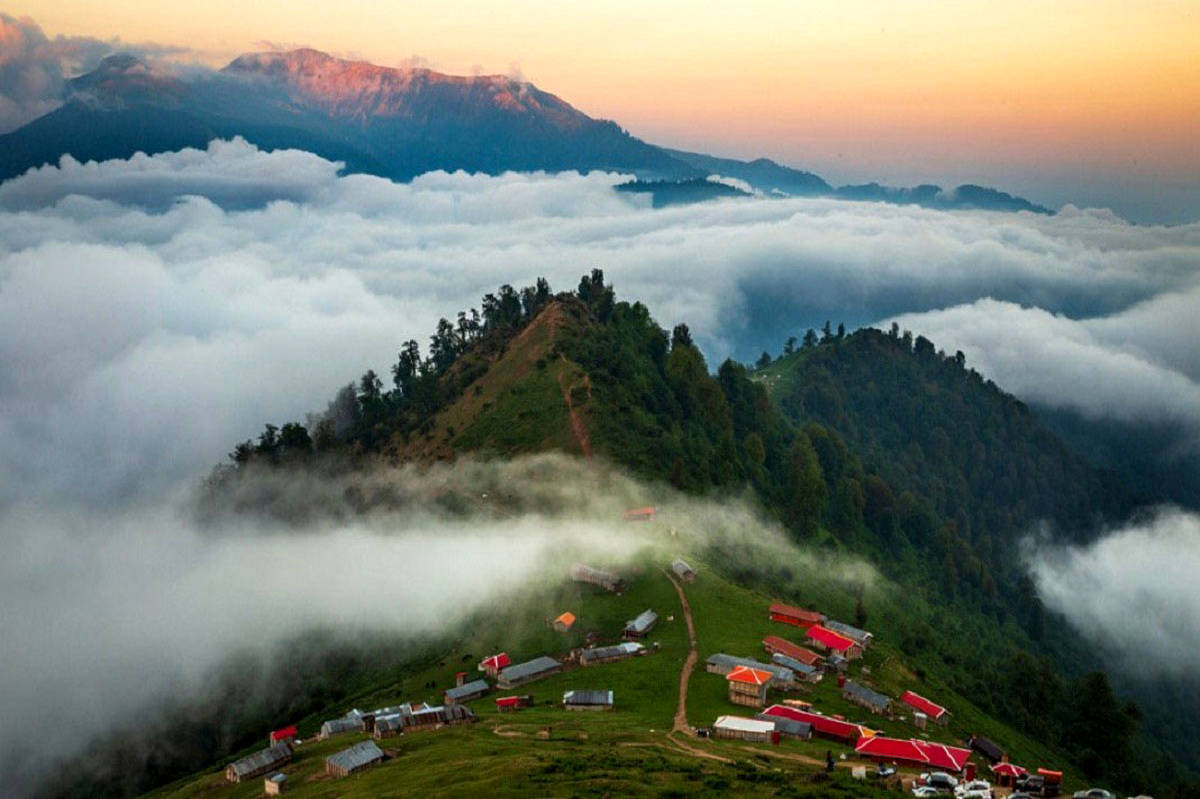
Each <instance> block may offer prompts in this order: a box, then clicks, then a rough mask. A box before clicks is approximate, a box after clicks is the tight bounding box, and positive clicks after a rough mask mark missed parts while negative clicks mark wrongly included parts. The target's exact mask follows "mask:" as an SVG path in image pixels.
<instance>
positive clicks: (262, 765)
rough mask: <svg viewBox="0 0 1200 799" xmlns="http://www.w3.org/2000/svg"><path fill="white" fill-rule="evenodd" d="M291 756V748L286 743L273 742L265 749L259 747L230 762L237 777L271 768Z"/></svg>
mask: <svg viewBox="0 0 1200 799" xmlns="http://www.w3.org/2000/svg"><path fill="white" fill-rule="evenodd" d="M291 757H292V750H291V747H289V746H288V745H287V744H275V745H274V746H269V747H267V748H266V749H259V750H258V751H257V752H255V753H254V754H252V755H246V756H245V757H243V758H242V759H241V760H235V761H234V762H233V763H231V764H230V768H232V769H233V773H234V774H237V775H238V776H239V777H242V776H245V775H247V774H253V773H254V772H256V771H262V770H263V769H266V768H272V767H274V766H277V765H279V764H280V763H286V762H287V761H288V760H290V759H291Z"/></svg>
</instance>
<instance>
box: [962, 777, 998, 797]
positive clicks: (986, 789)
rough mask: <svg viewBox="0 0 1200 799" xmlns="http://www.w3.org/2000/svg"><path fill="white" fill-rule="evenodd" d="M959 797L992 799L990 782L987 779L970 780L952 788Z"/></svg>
mask: <svg viewBox="0 0 1200 799" xmlns="http://www.w3.org/2000/svg"><path fill="white" fill-rule="evenodd" d="M954 795H955V796H957V797H959V799H992V784H991V783H990V782H988V781H987V780H971V781H970V782H968V783H965V784H963V785H959V786H958V787H957V788H955V789H954Z"/></svg>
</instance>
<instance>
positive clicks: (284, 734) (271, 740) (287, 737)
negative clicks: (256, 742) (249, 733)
mask: <svg viewBox="0 0 1200 799" xmlns="http://www.w3.org/2000/svg"><path fill="white" fill-rule="evenodd" d="M298 736H299V732H298V731H297V730H296V725H295V724H289V725H288V726H286V727H283V728H281V729H278V730H273V731H272V732H271V734H270V736H268V738H267V746H274V745H275V744H284V743H286V744H291V743H295V741H296V738H297V737H298Z"/></svg>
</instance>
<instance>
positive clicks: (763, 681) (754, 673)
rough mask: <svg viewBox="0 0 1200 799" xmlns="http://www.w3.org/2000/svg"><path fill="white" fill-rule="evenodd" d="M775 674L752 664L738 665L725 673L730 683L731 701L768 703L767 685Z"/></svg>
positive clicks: (756, 703) (746, 703) (753, 705)
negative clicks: (756, 667) (753, 666)
mask: <svg viewBox="0 0 1200 799" xmlns="http://www.w3.org/2000/svg"><path fill="white" fill-rule="evenodd" d="M774 676H775V675H774V674H772V673H771V672H769V671H764V670H762V669H755V668H752V667H750V666H737V667H736V668H734V670H733V671H731V672H729V673H728V674H726V675H725V680H726V681H727V682H728V683H729V701H730V702H733V703H734V704H735V705H746V706H748V707H763V706H764V705H766V704H767V686H769V685H770V684H771V680H772V679H773V678H774Z"/></svg>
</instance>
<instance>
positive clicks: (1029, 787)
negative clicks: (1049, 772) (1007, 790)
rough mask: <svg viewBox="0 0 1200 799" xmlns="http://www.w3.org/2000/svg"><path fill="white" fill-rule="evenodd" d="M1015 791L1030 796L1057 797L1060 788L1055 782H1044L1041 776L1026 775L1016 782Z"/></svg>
mask: <svg viewBox="0 0 1200 799" xmlns="http://www.w3.org/2000/svg"><path fill="white" fill-rule="evenodd" d="M1016 787H1017V790H1018V791H1021V792H1023V793H1027V794H1029V795H1031V796H1058V792H1059V791H1060V790H1061V787H1060V786H1059V784H1058V783H1057V782H1046V778H1045V777H1043V776H1042V775H1041V774H1027V775H1026V776H1024V777H1021V778H1020V779H1018V780H1017V786H1016Z"/></svg>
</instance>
